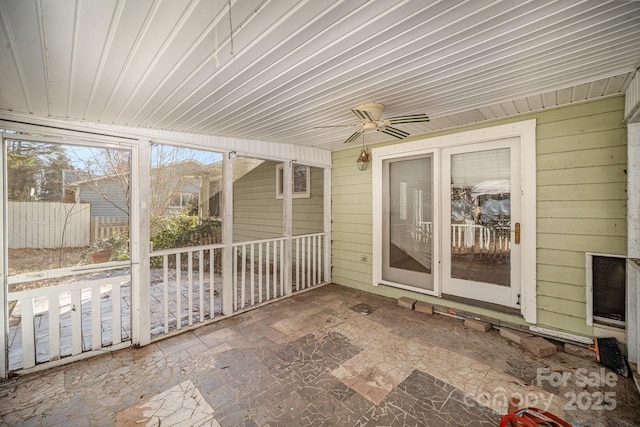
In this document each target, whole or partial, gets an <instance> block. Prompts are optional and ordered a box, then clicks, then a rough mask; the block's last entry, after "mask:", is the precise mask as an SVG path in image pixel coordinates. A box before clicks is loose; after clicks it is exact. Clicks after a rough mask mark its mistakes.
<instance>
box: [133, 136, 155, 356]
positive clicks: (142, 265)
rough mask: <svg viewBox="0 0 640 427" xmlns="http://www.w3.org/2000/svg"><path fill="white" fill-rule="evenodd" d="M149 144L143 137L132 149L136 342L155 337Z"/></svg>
mask: <svg viewBox="0 0 640 427" xmlns="http://www.w3.org/2000/svg"><path fill="white" fill-rule="evenodd" d="M149 145H150V141H149V140H142V139H141V140H140V143H139V144H138V145H137V146H136V147H133V149H132V150H131V212H130V213H129V215H130V224H129V227H130V228H129V229H130V230H131V233H130V239H131V338H132V343H133V345H136V346H144V345H147V344H149V342H150V341H151V294H150V291H149V288H150V283H149V282H150V268H151V265H150V260H149V242H150V241H151V233H150V227H151V221H150V214H149V207H150V206H151V183H150V167H151V166H150V158H149Z"/></svg>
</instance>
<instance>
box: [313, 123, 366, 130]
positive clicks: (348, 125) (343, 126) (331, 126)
mask: <svg viewBox="0 0 640 427" xmlns="http://www.w3.org/2000/svg"><path fill="white" fill-rule="evenodd" d="M353 126H360V123H349V124H346V125H325V126H314V127H313V128H314V129H323V128H346V127H353Z"/></svg>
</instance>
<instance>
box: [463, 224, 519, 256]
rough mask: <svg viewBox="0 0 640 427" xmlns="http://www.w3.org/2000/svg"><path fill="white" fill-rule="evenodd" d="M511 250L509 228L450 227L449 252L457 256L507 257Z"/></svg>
mask: <svg viewBox="0 0 640 427" xmlns="http://www.w3.org/2000/svg"><path fill="white" fill-rule="evenodd" d="M510 249H511V236H510V227H508V226H504V227H503V226H497V227H486V226H484V225H477V224H452V225H451V251H452V253H457V254H467V253H476V252H477V253H478V254H482V255H494V256H507V255H508V254H509V251H510Z"/></svg>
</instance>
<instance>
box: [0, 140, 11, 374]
mask: <svg viewBox="0 0 640 427" xmlns="http://www.w3.org/2000/svg"><path fill="white" fill-rule="evenodd" d="M0 143H1V144H0V206H2V241H1V242H0V277H2V291H1V292H0V307H2V310H1V312H2V316H0V346H1V348H2V350H1V353H0V378H6V377H7V362H8V361H7V354H8V353H9V349H8V348H7V337H8V334H9V331H8V329H7V328H8V325H9V313H8V312H7V311H8V310H7V309H8V308H9V307H7V268H6V266H7V209H6V206H5V205H6V202H5V198H6V195H5V192H4V188H5V184H6V183H5V176H7V175H6V169H5V167H6V162H5V152H6V150H5V146H4V132H0Z"/></svg>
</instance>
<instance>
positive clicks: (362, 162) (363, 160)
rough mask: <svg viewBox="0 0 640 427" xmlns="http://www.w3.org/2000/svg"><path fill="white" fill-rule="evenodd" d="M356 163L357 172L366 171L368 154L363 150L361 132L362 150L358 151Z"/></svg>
mask: <svg viewBox="0 0 640 427" xmlns="http://www.w3.org/2000/svg"><path fill="white" fill-rule="evenodd" d="M356 162H357V163H358V169H359V170H361V171H366V170H367V166H369V154H368V153H367V150H365V148H364V132H362V150H360V156H359V157H358V160H356Z"/></svg>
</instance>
